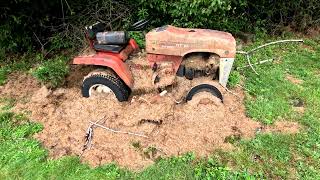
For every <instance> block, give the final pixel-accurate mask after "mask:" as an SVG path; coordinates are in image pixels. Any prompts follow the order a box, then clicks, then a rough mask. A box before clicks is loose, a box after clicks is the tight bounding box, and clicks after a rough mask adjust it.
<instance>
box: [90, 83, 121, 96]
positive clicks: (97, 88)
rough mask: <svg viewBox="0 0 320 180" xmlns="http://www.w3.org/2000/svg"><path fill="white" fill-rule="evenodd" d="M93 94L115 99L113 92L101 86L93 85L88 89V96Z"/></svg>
mask: <svg viewBox="0 0 320 180" xmlns="http://www.w3.org/2000/svg"><path fill="white" fill-rule="evenodd" d="M95 94H102V95H111V96H112V97H115V94H114V92H113V91H112V90H111V89H110V88H109V87H108V86H106V85H103V84H95V85H93V86H91V87H90V89H89V96H92V95H95Z"/></svg>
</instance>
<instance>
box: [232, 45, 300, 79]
mask: <svg viewBox="0 0 320 180" xmlns="http://www.w3.org/2000/svg"><path fill="white" fill-rule="evenodd" d="M286 42H303V40H302V39H287V40H280V41H274V42H270V43H267V44H263V45H261V46H258V47H256V48H254V49H251V50H250V51H247V52H246V51H237V53H238V54H243V55H245V56H246V59H247V62H248V64H249V66H250V68H251V69H252V70H253V72H254V73H255V74H256V75H259V74H258V72H257V71H256V70H255V69H254V67H253V66H252V63H251V61H250V54H252V53H253V52H254V51H256V50H258V49H261V48H264V47H266V46H270V45H273V44H279V43H286Z"/></svg>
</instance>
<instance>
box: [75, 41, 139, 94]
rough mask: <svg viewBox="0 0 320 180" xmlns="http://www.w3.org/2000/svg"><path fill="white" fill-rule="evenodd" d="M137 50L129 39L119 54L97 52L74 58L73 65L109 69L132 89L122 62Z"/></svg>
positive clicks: (128, 74) (131, 83)
mask: <svg viewBox="0 0 320 180" xmlns="http://www.w3.org/2000/svg"><path fill="white" fill-rule="evenodd" d="M138 50H139V46H138V45H137V43H136V42H135V41H134V40H133V39H131V40H130V41H129V43H128V45H127V46H126V48H124V49H123V50H122V51H121V52H120V53H113V52H100V51H98V52H95V53H94V54H90V55H83V56H78V57H75V58H74V59H73V64H82V65H96V66H104V67H109V68H111V69H112V70H113V71H114V72H115V73H116V74H117V75H118V76H119V77H120V78H121V79H122V80H123V81H124V83H125V84H126V85H127V86H128V87H130V88H132V87H133V78H132V75H131V72H130V70H129V67H128V65H127V64H125V62H124V61H125V60H126V59H128V57H129V55H130V54H131V53H133V52H134V51H138Z"/></svg>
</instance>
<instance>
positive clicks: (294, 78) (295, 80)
mask: <svg viewBox="0 0 320 180" xmlns="http://www.w3.org/2000/svg"><path fill="white" fill-rule="evenodd" d="M286 78H287V80H289V81H290V82H291V83H293V84H298V85H300V84H302V83H303V80H301V79H298V78H296V77H294V76H292V75H290V74H287V76H286Z"/></svg>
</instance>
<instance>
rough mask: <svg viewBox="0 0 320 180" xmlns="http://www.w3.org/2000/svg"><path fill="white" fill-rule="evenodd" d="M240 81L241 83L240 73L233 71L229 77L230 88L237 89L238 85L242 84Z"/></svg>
mask: <svg viewBox="0 0 320 180" xmlns="http://www.w3.org/2000/svg"><path fill="white" fill-rule="evenodd" d="M240 81H241V75H240V73H239V72H238V71H232V72H231V73H230V76H229V80H228V86H229V87H230V88H234V87H236V85H237V84H239V83H240Z"/></svg>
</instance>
